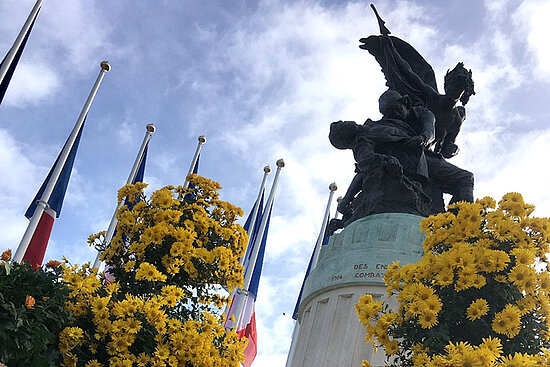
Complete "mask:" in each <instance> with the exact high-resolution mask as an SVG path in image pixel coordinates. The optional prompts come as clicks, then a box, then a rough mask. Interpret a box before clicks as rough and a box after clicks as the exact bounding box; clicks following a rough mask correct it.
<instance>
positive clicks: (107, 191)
mask: <svg viewBox="0 0 550 367" xmlns="http://www.w3.org/2000/svg"><path fill="white" fill-rule="evenodd" d="M33 5H34V0H0V16H1V18H2V22H1V23H0V56H2V57H3V55H5V54H6V53H7V52H8V50H9V48H10V47H11V45H12V43H13V42H14V40H15V38H16V36H17V33H18V32H19V30H20V28H21V26H22V25H23V23H24V21H25V19H26V17H27V15H28V14H29V12H30V10H31V8H32V6H33ZM375 5H376V6H377V8H378V11H379V13H380V14H381V16H382V17H383V18H384V20H385V21H386V26H387V27H388V28H389V29H390V30H391V32H392V34H393V35H395V36H397V37H400V38H402V39H404V40H406V41H408V42H409V43H410V44H411V45H413V46H414V47H415V48H416V49H417V50H418V51H419V52H420V53H421V54H422V55H423V56H424V57H425V59H426V60H427V61H428V62H429V63H430V64H431V65H432V67H433V68H434V71H435V74H436V77H437V80H438V84H439V88H440V90H442V86H443V76H444V74H445V72H446V70H447V69H449V68H453V67H454V66H455V65H456V63H457V62H459V61H462V62H464V64H465V66H466V67H467V68H469V69H472V73H473V79H474V81H475V90H476V95H475V96H473V97H472V98H471V99H470V102H469V103H468V105H467V115H468V117H467V119H466V121H465V122H464V124H463V128H462V131H461V133H460V135H459V138H458V142H457V143H458V145H459V146H460V148H461V150H460V153H459V154H458V155H457V156H456V157H454V158H452V159H451V160H450V162H451V163H453V164H455V165H457V166H459V167H462V168H465V169H468V170H469V171H472V172H473V173H474V175H475V177H476V184H475V185H476V186H475V193H474V194H475V196H476V197H478V198H480V197H483V196H486V195H490V196H493V197H495V198H497V199H498V198H500V197H501V196H502V195H503V194H505V193H507V192H512V191H516V192H520V193H522V194H523V195H524V198H525V200H526V201H527V202H529V203H533V204H535V205H536V206H537V210H536V211H535V213H534V214H535V215H538V216H550V190H548V181H549V179H550V171H549V170H548V168H547V167H548V163H547V157H548V156H549V153H550V105H549V104H548V96H549V95H550V45H549V43H548V42H547V38H548V34H550V23H549V22H548V18H549V16H550V1H548V0H545V1H543V0H523V1H520V0H485V1H472V0H469V1H460V2H459V1H451V0H439V1H427V0H416V1H404V0H403V1H389V0H386V1H384V0H379V1H377V2H376V3H375ZM371 34H379V31H378V24H377V22H376V19H375V17H374V15H373V13H372V11H371V9H370V8H369V2H368V1H343V0H342V1H327V0H325V1H323V0H293V1H288V0H287V1H285V0H256V1H252V0H233V1H225V0H211V1H202V2H199V1H191V0H180V1H176V0H170V1H168V0H165V1H163V0H156V1H149V0H141V1H135V0H119V1H116V2H115V1H111V2H105V1H97V0H89V1H82V0H72V1H66V0H44V4H43V8H42V11H41V12H40V14H39V16H38V19H37V21H36V24H35V26H34V29H33V31H32V34H31V36H30V39H29V41H28V43H27V46H26V49H25V51H24V53H23V56H22V58H21V61H20V63H19V66H18V68H17V70H16V72H15V75H14V77H13V80H12V82H11V84H10V87H9V89H8V91H7V93H6V96H5V98H4V102H3V103H2V105H0V177H1V179H0V204H1V205H2V210H1V211H0V233H2V236H0V251H3V250H4V249H6V248H11V249H13V250H15V249H16V247H17V245H18V244H19V241H20V239H21V237H22V235H23V233H24V231H25V228H26V226H27V223H28V221H27V219H25V217H24V216H23V214H24V212H25V210H26V208H27V207H28V205H29V203H30V201H31V200H32V198H33V197H34V195H35V194H36V191H37V190H38V188H39V187H40V185H41V183H42V181H43V180H44V178H45V176H46V174H47V172H48V170H49V169H50V167H51V165H52V163H53V162H54V160H55V157H56V156H57V154H58V153H59V150H60V149H61V147H62V145H63V143H64V142H65V140H66V138H67V136H68V135H69V133H70V131H71V129H72V127H73V125H74V123H75V122H76V119H77V118H78V115H79V113H80V110H81V109H82V106H83V104H84V102H85V100H86V98H87V96H88V93H89V92H90V90H91V88H92V85H93V83H94V81H95V79H96V77H97V74H98V72H99V63H100V62H101V61H102V60H108V61H109V62H110V63H111V66H112V71H111V72H109V73H108V74H107V75H106V76H105V78H104V81H103V83H102V85H101V87H100V89H99V92H98V94H97V96H96V98H95V101H94V103H93V105H92V107H91V109H90V112H89V114H88V118H87V122H86V126H85V128H84V132H83V136H82V140H81V143H80V147H79V151H78V155H77V157H76V161H75V166H74V170H73V173H72V177H71V181H70V184H69V188H68V191H67V195H66V197H65V201H64V205H63V210H62V212H61V217H60V218H59V219H58V220H56V222H55V224H54V228H53V232H52V236H51V239H50V242H49V246H48V250H47V252H46V257H45V260H49V259H60V258H61V257H62V256H66V257H67V258H68V259H69V260H71V262H73V263H79V264H82V263H84V262H87V261H93V259H94V258H95V250H93V249H92V248H89V247H88V246H87V245H86V238H87V236H88V235H90V234H92V233H96V232H98V231H101V230H104V229H106V228H107V226H108V223H109V220H110V218H111V216H112V213H113V210H114V208H115V204H116V202H115V200H116V199H115V198H116V190H117V189H118V188H119V187H121V186H122V185H123V184H124V183H125V182H126V179H127V177H128V174H129V172H130V168H131V165H132V163H133V161H134V159H135V156H136V153H137V150H138V148H139V145H140V143H141V141H142V139H143V135H144V134H145V125H146V124H148V123H154V124H155V126H156V127H157V131H156V132H155V133H154V135H153V137H152V140H151V143H150V145H149V155H148V162H147V168H146V174H145V181H146V182H147V183H149V185H150V186H149V192H151V191H152V190H154V189H158V188H161V187H163V186H165V185H177V184H182V183H183V182H184V180H185V175H186V173H187V171H188V169H189V165H190V163H191V159H192V156H193V153H194V151H195V148H196V145H197V137H198V136H199V135H205V136H206V138H207V140H208V141H207V143H206V144H205V145H204V146H203V149H202V153H201V160H200V167H199V173H200V174H201V175H203V176H205V177H208V178H211V179H214V180H216V181H218V182H220V184H221V185H222V187H223V190H222V191H221V197H222V199H223V200H226V201H229V202H232V203H234V204H236V205H238V206H240V207H242V208H243V210H244V211H245V213H248V212H249V211H250V209H251V207H252V205H253V202H254V200H255V197H256V195H257V191H258V187H259V184H260V182H261V179H262V176H263V167H264V166H265V165H270V166H271V168H272V169H273V171H275V168H276V166H275V162H276V160H277V159H279V158H284V160H285V162H286V166H285V167H284V168H283V170H282V172H281V176H280V182H279V187H278V190H277V194H276V197H275V204H274V208H273V217H272V221H271V227H270V234H269V238H268V243H267V249H266V254H265V262H264V269H263V276H262V278H261V281H260V286H259V294H258V299H257V303H256V319H257V322H258V344H259V345H258V356H257V358H256V361H255V362H254V366H267V367H281V366H284V364H285V361H286V354H287V351H288V348H289V345H290V341H291V333H292V329H293V326H294V323H293V320H292V319H291V316H290V315H291V314H292V311H293V308H294V303H295V301H296V297H297V295H298V291H299V288H300V285H301V283H302V279H303V275H304V273H305V270H306V267H307V262H308V260H309V256H310V254H311V251H312V248H313V245H314V243H315V240H316V238H317V235H318V233H319V229H320V227H321V222H322V217H323V211H324V207H325V205H326V201H327V198H328V194H329V190H328V186H329V184H330V183H331V182H336V183H337V184H338V186H339V189H338V191H336V196H341V195H343V194H344V193H345V190H346V188H347V186H348V185H349V182H350V181H351V178H352V177H353V175H354V173H353V170H354V161H353V156H352V154H351V152H350V151H341V150H337V149H335V148H333V147H332V146H331V145H330V143H329V141H328V130H329V125H330V123H331V122H332V121H337V120H353V121H357V122H359V123H361V122H363V121H364V120H366V119H367V118H372V119H377V118H379V117H380V114H379V112H378V106H377V99H378V97H379V95H380V94H381V93H382V92H384V90H385V86H384V83H385V81H384V78H383V75H382V73H381V71H380V67H379V65H378V64H377V63H376V61H375V60H374V58H373V57H372V56H371V55H370V54H369V53H368V52H366V51H364V50H361V49H359V47H358V45H359V38H362V37H366V36H368V35H371ZM273 176H274V174H273V173H272V174H271V175H270V180H272V179H273ZM334 210H335V207H334V205H333V208H332V215H334ZM243 222H244V218H243Z"/></svg>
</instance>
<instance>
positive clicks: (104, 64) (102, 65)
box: [99, 61, 111, 71]
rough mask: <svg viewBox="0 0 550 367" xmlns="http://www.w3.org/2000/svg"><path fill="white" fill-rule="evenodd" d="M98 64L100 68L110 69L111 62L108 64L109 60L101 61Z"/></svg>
mask: <svg viewBox="0 0 550 367" xmlns="http://www.w3.org/2000/svg"><path fill="white" fill-rule="evenodd" d="M99 66H101V70H105V71H111V64H109V61H102V62H101V63H100V64H99Z"/></svg>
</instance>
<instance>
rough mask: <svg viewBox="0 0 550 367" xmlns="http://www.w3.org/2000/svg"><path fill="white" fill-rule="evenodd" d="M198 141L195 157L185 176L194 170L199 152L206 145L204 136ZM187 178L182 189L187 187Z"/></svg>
mask: <svg viewBox="0 0 550 367" xmlns="http://www.w3.org/2000/svg"><path fill="white" fill-rule="evenodd" d="M198 140H199V143H198V144H197V149H196V150H195V155H194V156H193V161H192V162H191V166H190V167H189V172H187V176H189V175H190V174H191V173H193V170H194V169H195V164H197V160H198V159H199V154H200V152H201V149H202V146H203V145H204V143H206V137H205V136H204V135H201V136H199V137H198ZM187 176H185V183H184V184H183V188H184V189H186V188H188V187H189V180H188V179H187Z"/></svg>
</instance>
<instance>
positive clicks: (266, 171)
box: [239, 166, 271, 265]
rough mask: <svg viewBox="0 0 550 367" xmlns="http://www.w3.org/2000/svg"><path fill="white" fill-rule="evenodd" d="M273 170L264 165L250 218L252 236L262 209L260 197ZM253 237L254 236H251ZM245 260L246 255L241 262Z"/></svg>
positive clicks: (249, 230)
mask: <svg viewBox="0 0 550 367" xmlns="http://www.w3.org/2000/svg"><path fill="white" fill-rule="evenodd" d="M270 172H271V167H269V166H265V167H264V177H263V179H262V183H261V184H260V190H259V191H258V197H257V198H256V202H255V204H254V210H253V211H252V218H251V219H250V228H248V233H250V236H252V233H254V227H255V226H256V217H257V216H258V211H259V210H260V199H261V197H262V193H263V191H264V188H265V183H266V181H267V175H269V173H270ZM250 239H252V237H251V238H250ZM244 261H245V256H244V255H243V257H242V258H241V259H240V261H239V262H240V264H241V265H243V264H244Z"/></svg>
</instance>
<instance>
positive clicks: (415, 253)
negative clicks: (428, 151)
mask: <svg viewBox="0 0 550 367" xmlns="http://www.w3.org/2000/svg"><path fill="white" fill-rule="evenodd" d="M421 219H422V217H419V216H416V215H412V214H402V213H388V214H376V215H371V216H368V217H365V218H362V219H360V220H357V221H356V222H354V223H352V224H350V225H349V226H348V227H346V229H344V230H343V231H342V232H340V233H337V234H335V235H333V236H332V237H331V238H330V241H329V243H328V244H327V245H326V246H323V247H322V248H321V253H320V255H319V261H318V263H317V267H316V268H315V269H313V271H312V272H311V273H310V275H309V277H308V279H307V281H306V284H305V286H304V293H303V297H302V302H301V304H300V309H299V312H298V321H299V329H298V331H297V334H296V335H295V340H294V341H293V344H294V345H293V352H292V353H291V355H290V356H289V360H288V362H287V367H314V366H315V367H323V366H326V367H333V366H338V367H348V366H349V367H352V366H355V367H358V366H361V362H362V361H363V360H364V359H366V360H368V361H370V362H371V363H372V364H373V366H384V360H385V355H384V352H383V350H381V349H379V350H378V353H374V351H373V348H372V346H371V345H370V344H367V343H365V340H364V338H365V331H364V328H363V326H362V325H361V323H360V322H359V319H358V318H357V315H356V314H355V309H354V305H355V304H356V303H357V301H358V300H359V297H361V296H362V295H364V294H365V293H369V294H372V295H373V297H375V299H379V300H382V301H384V302H386V303H388V304H389V305H390V306H391V307H396V305H397V303H396V301H395V300H394V299H393V297H392V299H390V300H389V301H388V299H387V294H386V290H385V287H384V281H383V279H382V276H383V275H384V273H385V270H386V268H387V266H388V265H391V263H392V262H393V261H397V260H399V261H400V262H401V264H406V263H412V262H416V261H418V260H419V259H420V257H421V256H422V241H423V239H424V235H423V234H422V233H421V232H420V230H419V223H420V220H421Z"/></svg>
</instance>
